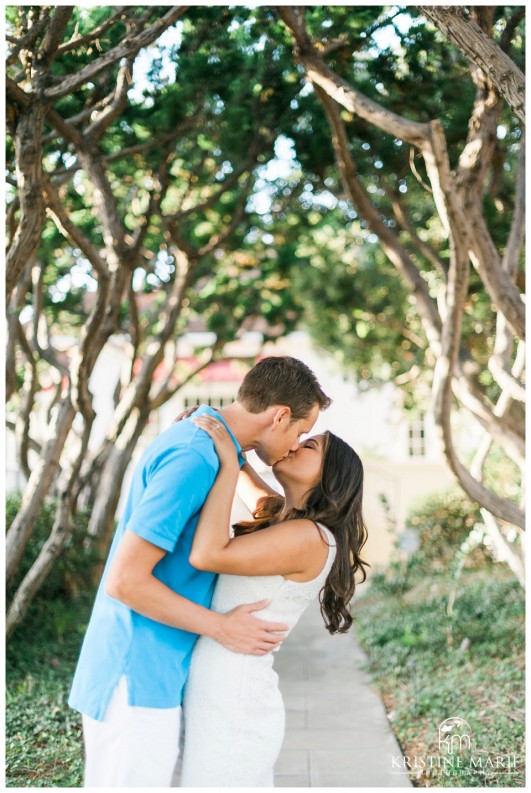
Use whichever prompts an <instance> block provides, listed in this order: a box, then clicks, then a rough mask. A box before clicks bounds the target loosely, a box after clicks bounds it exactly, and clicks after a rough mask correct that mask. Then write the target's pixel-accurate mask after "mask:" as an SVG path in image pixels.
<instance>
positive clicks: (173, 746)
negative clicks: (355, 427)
mask: <svg viewBox="0 0 531 793" xmlns="http://www.w3.org/2000/svg"><path fill="white" fill-rule="evenodd" d="M329 404H330V399H329V398H328V397H327V396H326V395H325V394H324V392H323V390H322V389H321V387H320V385H319V383H318V382H317V380H316V378H315V375H314V374H313V372H311V370H310V369H308V367H307V366H306V365H305V364H303V363H302V362H301V361H298V360H296V359H295V358H289V357H278V358H277V357H275V358H265V359H263V360H262V361H260V362H259V363H258V364H256V366H255V367H253V369H252V370H251V371H250V372H248V373H247V375H246V377H245V378H244V380H243V382H242V384H241V386H240V389H239V390H238V394H237V399H236V401H235V402H233V403H232V404H231V405H228V406H227V407H225V408H222V409H221V410H220V411H219V412H218V411H214V410H213V409H212V408H209V407H207V406H206V405H203V406H201V407H200V408H199V409H198V411H197V413H196V415H201V414H204V413H210V414H213V415H216V416H217V417H218V420H219V421H222V422H223V423H224V424H225V425H226V426H227V428H228V430H229V432H230V433H231V435H232V438H233V440H234V443H235V446H236V448H237V450H238V452H239V457H240V465H242V464H243V462H244V460H245V458H244V457H243V455H242V454H241V452H242V451H246V450H248V449H254V450H255V451H256V453H257V454H258V456H259V457H260V458H261V459H262V460H263V461H264V462H265V463H267V464H268V465H273V464H274V463H275V462H276V461H277V460H279V459H281V458H282V457H285V456H286V455H287V454H288V453H289V452H290V451H292V450H295V449H296V448H297V447H298V441H299V437H300V436H301V435H302V434H304V433H307V432H309V431H310V430H311V428H312V427H313V425H314V424H315V421H316V420H317V417H318V415H319V411H320V410H323V409H325V408H326V407H328V405H329ZM218 467H219V460H218V457H217V455H216V452H215V450H214V444H213V442H212V440H211V439H210V438H209V437H208V435H207V434H206V433H202V432H201V431H199V430H198V429H197V428H196V427H195V426H194V425H193V424H192V423H191V422H190V421H187V420H184V421H180V422H178V423H175V424H173V425H172V426H171V427H170V428H169V429H167V430H166V431H165V432H163V433H162V434H161V435H160V436H159V438H157V439H156V440H155V441H154V442H153V443H152V444H151V445H150V446H149V448H148V449H147V450H146V452H145V453H144V456H143V458H142V460H141V461H140V464H139V465H138V467H137V469H136V471H135V474H134V478H133V482H132V485H131V489H130V492H129V496H128V500H127V504H126V506H125V510H124V513H123V516H122V518H121V520H120V523H119V525H118V528H117V530H116V535H115V537H114V540H113V543H112V546H111V550H110V553H109V558H108V560H107V564H106V566H105V570H104V573H103V577H102V581H101V584H100V587H99V590H98V594H97V597H96V602H95V605H94V610H93V613H92V616H91V620H90V623H89V626H88V629H87V634H86V636H85V641H84V643H83V648H82V650H81V655H80V659H79V662H78V666H77V669H76V674H75V677H74V682H73V685H72V691H71V694H70V699H69V704H70V705H71V707H73V708H75V709H76V710H79V711H80V712H81V713H82V714H83V731H84V737H85V750H86V765H85V786H86V787H170V786H175V784H176V782H177V780H178V767H179V766H178V760H179V752H180V746H179V744H180V741H181V739H182V726H181V722H182V719H181V707H180V706H181V699H182V691H183V687H184V684H185V682H186V677H187V674H188V669H189V665H190V658H191V653H192V649H193V645H194V642H195V640H196V639H197V636H198V635H199V634H203V635H206V636H209V637H211V638H212V639H214V640H216V641H218V642H220V643H221V644H223V645H224V646H225V647H227V648H228V649H229V650H232V651H234V652H240V653H248V654H253V655H264V654H266V653H268V652H271V651H272V650H273V649H275V647H277V646H278V644H279V643H280V642H281V641H282V638H283V633H282V631H285V630H286V629H287V626H285V625H281V624H278V623H272V622H266V621H264V620H259V619H258V618H256V617H254V616H253V614H252V612H254V611H258V610H259V609H261V608H265V606H266V605H267V601H262V602H259V603H252V604H246V605H242V606H239V607H238V608H236V609H233V610H232V611H231V612H229V613H227V614H217V613H215V612H213V611H210V610H209V606H210V602H211V599H212V594H213V590H214V585H215V581H216V576H215V574H212V573H207V572H201V571H199V570H196V569H195V568H193V567H192V566H191V565H190V563H189V555H190V549H191V545H192V539H193V534H194V530H195V527H196V525H197V520H198V516H199V512H200V510H201V507H202V505H203V503H204V501H205V499H206V496H207V494H208V491H209V490H210V488H211V487H212V484H213V482H214V479H215V478H216V474H217V470H218ZM227 529H228V527H227ZM172 780H173V783H172Z"/></svg>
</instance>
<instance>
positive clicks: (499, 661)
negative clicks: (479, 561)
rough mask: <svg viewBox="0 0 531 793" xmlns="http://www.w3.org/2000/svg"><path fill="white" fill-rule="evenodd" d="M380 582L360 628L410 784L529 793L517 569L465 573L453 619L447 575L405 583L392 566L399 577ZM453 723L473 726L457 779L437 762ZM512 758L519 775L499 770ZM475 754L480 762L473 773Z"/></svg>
mask: <svg viewBox="0 0 531 793" xmlns="http://www.w3.org/2000/svg"><path fill="white" fill-rule="evenodd" d="M373 580H374V584H372V583H371V584H370V585H369V586H368V588H367V592H366V593H365V594H364V596H363V597H361V598H360V600H359V601H358V605H357V608H356V610H355V616H356V619H355V630H356V634H357V636H358V638H359V639H360V642H361V644H362V645H363V647H364V649H365V650H366V652H367V654H368V656H369V671H370V672H371V673H372V675H373V677H374V680H375V682H376V685H377V686H378V688H379V690H380V693H381V695H382V699H383V701H384V704H385V707H386V710H387V713H388V717H389V719H390V721H391V724H392V728H393V731H394V733H395V735H396V737H397V739H398V741H399V743H400V746H401V749H402V752H403V754H404V755H406V756H407V757H409V766H410V769H411V770H410V773H409V776H410V779H411V780H412V782H413V784H414V785H415V786H419V787H524V786H525V776H524V774H525V756H524V752H525V744H524V728H525V721H524V706H525V688H524V685H525V618H524V607H525V596H524V591H523V590H522V588H521V587H520V586H519V584H518V582H517V581H516V580H515V578H514V577H513V576H512V574H511V573H510V571H509V570H508V569H507V568H506V567H504V566H503V565H497V564H484V565H482V566H481V568H479V569H469V570H467V569H465V570H464V572H463V574H462V576H461V578H460V581H459V585H458V589H457V596H456V599H455V603H454V608H453V615H452V616H451V617H449V616H448V615H447V611H446V609H447V603H448V595H449V591H450V588H451V587H450V582H449V578H448V575H447V573H445V572H444V571H443V570H440V571H438V572H437V571H434V570H433V568H432V569H430V570H429V572H428V573H426V572H424V573H422V572H421V571H419V570H417V571H414V572H411V573H410V574H406V575H404V570H403V568H402V569H401V570H399V571H398V574H397V567H395V569H394V578H393V577H392V576H391V577H390V576H389V573H388V574H387V575H383V574H377V575H376V576H374V579H373ZM453 716H457V717H460V718H462V719H464V720H465V721H467V722H468V724H469V725H470V728H471V735H472V748H471V755H470V753H467V752H465V751H464V750H463V752H461V753H460V754H461V760H460V761H458V762H460V763H461V766H460V767H459V768H458V767H457V764H456V763H455V764H454V770H453V771H452V767H451V766H450V765H447V764H446V761H445V760H441V759H440V758H441V756H444V755H445V753H444V751H443V750H440V749H439V744H438V727H439V724H440V723H441V722H442V721H444V720H445V719H447V718H449V717H453ZM506 755H511V756H512V755H517V758H518V763H517V766H516V772H515V773H511V774H506V773H504V774H503V775H501V773H500V772H501V768H498V770H496V768H495V767H494V768H493V767H492V766H493V765H495V763H496V760H495V758H496V757H503V758H504V760H503V762H505V767H506V768H507V763H508V762H509V761H508V760H507V758H506V757H505V756H506ZM471 756H472V758H473V762H474V763H478V764H481V765H480V766H479V765H478V766H477V768H478V771H475V772H474V773H472V774H471V773H468V772H467V769H469V768H470V757H471ZM430 757H432V758H433V759H431V760H429V759H426V758H430ZM423 758H424V759H423ZM489 758H490V760H489ZM423 763H424V764H425V766H426V767H423ZM430 763H431V765H432V766H433V767H432V768H430V767H429V766H430ZM501 763H502V760H498V764H501ZM441 764H442V768H441ZM513 766H514V762H513ZM480 767H481V768H482V769H483V770H482V771H481V772H480V771H479V768H480ZM443 769H444V770H443Z"/></svg>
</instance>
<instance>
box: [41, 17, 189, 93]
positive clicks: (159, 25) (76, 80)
mask: <svg viewBox="0 0 531 793" xmlns="http://www.w3.org/2000/svg"><path fill="white" fill-rule="evenodd" d="M187 9H188V6H172V7H171V8H170V10H169V11H168V12H167V13H166V14H165V15H164V16H163V17H161V18H160V19H158V20H157V21H156V22H155V23H154V24H153V25H152V26H151V27H150V28H148V29H147V30H142V31H141V32H140V33H139V34H138V35H136V36H132V37H128V38H126V39H125V40H124V41H123V42H122V43H121V44H119V45H118V46H116V47H113V49H112V50H109V51H108V52H106V53H104V54H103V55H100V57H99V58H98V59H97V60H96V61H94V63H90V64H88V66H84V67H83V68H82V69H80V70H79V72H76V73H75V74H73V75H71V76H70V77H67V78H65V79H64V80H62V81H61V83H60V85H57V86H55V87H52V88H48V89H47V90H46V91H45V93H44V95H45V97H46V99H51V100H53V101H55V100H57V99H60V98H61V97H62V96H66V95H67V94H71V93H73V92H74V91H76V90H77V89H78V88H80V87H81V86H82V85H83V84H84V83H86V82H88V81H89V80H92V79H93V78H94V77H95V76H96V75H97V74H99V73H100V72H102V71H103V70H104V69H107V67H109V66H112V64H114V63H116V62H117V61H119V60H120V59H121V58H128V57H130V56H132V55H136V53H138V51H139V50H141V49H142V48H143V47H147V45H148V44H151V43H152V42H153V41H156V39H158V37H159V36H160V35H161V33H163V32H164V31H165V30H166V29H167V28H169V27H170V26H171V25H173V24H174V22H176V21H177V20H178V19H179V17H180V16H182V15H183V14H184V12H185V11H186V10H187Z"/></svg>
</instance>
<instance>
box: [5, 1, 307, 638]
mask: <svg viewBox="0 0 531 793" xmlns="http://www.w3.org/2000/svg"><path fill="white" fill-rule="evenodd" d="M182 10H183V9H181V8H180V7H179V8H175V9H173V10H172V12H169V11H167V9H165V8H157V7H151V8H148V9H145V8H142V7H134V8H128V9H122V10H120V11H113V10H112V9H108V8H94V9H90V10H89V9H83V8H76V9H75V10H74V11H73V12H72V13H71V14H70V15H69V16H68V19H66V14H65V26H64V27H63V28H62V29H61V31H59V29H58V28H57V30H56V34H55V37H54V41H55V45H54V46H55V47H56V49H55V51H54V52H55V57H54V59H53V61H51V62H50V64H49V68H48V71H47V73H46V74H47V79H46V80H44V82H45V83H46V85H47V87H46V88H42V87H39V86H40V83H39V85H35V84H34V82H33V77H32V72H31V69H29V70H28V69H26V70H25V69H24V68H19V70H18V71H16V66H17V61H18V63H19V64H22V65H23V64H29V63H30V62H33V61H35V60H38V59H39V58H40V55H39V53H40V48H41V47H42V42H44V41H47V38H49V37H50V35H51V33H50V27H51V26H52V27H53V29H54V30H55V29H56V28H55V27H54V24H55V23H54V22H53V20H54V19H55V17H54V16H50V14H49V12H48V11H46V9H42V10H41V11H40V12H39V11H37V12H34V11H33V10H32V11H30V12H26V10H25V9H23V8H21V9H18V10H15V9H13V10H12V12H11V17H12V26H13V32H14V33H15V35H12V36H11V37H10V38H11V41H12V44H13V50H12V52H11V55H10V57H9V64H10V66H9V70H8V81H9V84H10V86H11V89H10V94H9V97H10V99H9V102H10V104H9V107H10V108H11V111H12V112H11V123H10V131H11V133H12V136H13V140H14V141H15V146H14V149H15V150H14V154H15V157H14V159H15V162H16V168H17V171H16V173H15V174H13V177H12V184H13V185H14V186H16V187H17V193H16V194H15V193H14V194H13V196H12V201H11V204H10V207H9V211H8V215H9V218H8V219H9V223H10V227H11V230H12V234H11V240H10V241H11V247H10V252H12V264H11V270H10V272H11V280H12V281H13V283H16V289H15V290H14V292H13V295H12V298H11V303H10V307H9V324H10V336H9V342H8V346H9V351H8V379H9V389H8V397H10V398H11V406H12V407H13V408H15V409H16V408H17V407H19V406H20V408H21V409H20V410H19V417H18V419H17V421H16V422H15V428H16V431H17V435H18V449H19V455H20V461H21V465H22V468H23V470H24V471H25V472H26V473H27V474H28V477H29V478H28V485H27V488H26V491H25V494H24V499H23V502H22V506H21V509H20V511H19V513H18V514H17V516H16V518H15V520H14V522H13V524H12V525H11V527H10V529H9V532H8V542H7V575H8V582H9V583H11V584H12V583H13V582H14V581H15V580H16V574H17V570H18V568H19V565H20V561H21V558H22V554H23V553H24V548H25V547H26V544H27V542H28V539H29V537H30V536H31V534H32V531H33V529H34V526H35V520H36V517H37V514H38V511H39V508H40V506H41V505H42V503H43V501H44V499H45V498H46V497H47V495H48V494H49V493H50V492H52V491H53V492H56V493H57V495H58V505H59V506H58V509H57V514H56V518H55V522H54V525H53V528H52V531H51V534H50V537H49V538H48V540H47V541H46V543H45V544H44V546H43V547H42V549H41V551H40V553H39V556H38V558H37V559H35V561H34V564H33V565H32V567H31V568H30V570H29V571H28V572H27V573H26V575H25V576H24V578H23V580H22V581H19V582H18V586H17V587H16V591H15V592H14V595H13V599H12V603H11V606H10V610H9V616H8V630H12V629H13V628H14V627H15V626H16V624H17V623H18V622H19V621H20V620H21V619H22V617H23V615H24V612H25V610H26V608H27V607H28V605H29V603H30V602H31V599H32V598H33V597H34V595H35V593H36V592H37V591H38V588H39V586H40V584H41V583H42V581H43V580H44V579H45V577H46V575H47V574H48V572H49V570H50V569H51V566H52V565H53V563H54V560H55V559H56V558H57V556H58V554H60V553H61V550H62V548H63V547H64V544H65V542H66V540H67V538H68V537H69V534H70V531H71V526H72V519H73V515H74V514H75V511H76V509H77V506H78V503H79V504H89V505H90V506H91V507H92V517H91V521H90V524H89V529H88V532H89V538H92V541H95V542H98V543H101V545H102V546H103V547H105V546H106V545H107V544H108V541H109V536H110V531H111V530H112V525H113V518H114V512H115V509H116V505H117V501H118V497H119V492H120V485H121V482H122V479H123V476H124V473H125V470H126V467H127V465H128V463H129V460H130V458H131V455H132V452H133V450H134V447H135V445H136V443H137V441H138V438H139V436H140V434H141V432H142V430H143V429H144V427H145V425H146V423H147V420H148V418H149V415H150V413H151V411H153V410H154V409H156V408H157V407H159V406H160V405H161V404H163V403H164V402H165V401H167V400H168V399H169V398H170V397H171V396H173V394H175V393H176V391H177V390H178V389H179V388H180V387H182V385H183V384H184V383H185V382H187V381H188V379H189V378H190V377H191V376H192V375H193V374H194V373H193V372H192V373H190V374H188V375H186V376H185V375H184V374H183V373H182V372H181V371H180V363H179V354H178V344H177V339H178V334H179V332H181V331H182V330H183V329H184V328H185V326H186V323H187V320H188V319H189V318H190V316H192V315H193V313H194V312H197V311H198V310H200V311H201V313H202V315H203V317H204V318H205V319H207V321H208V324H209V326H210V327H211V328H212V329H213V330H214V331H215V332H216V336H217V341H216V343H215V344H214V345H213V346H212V348H211V349H210V350H206V351H205V352H204V355H203V357H202V359H201V360H200V362H199V366H198V368H197V369H196V372H195V373H197V372H198V371H199V370H200V369H202V368H204V366H206V365H208V363H209V362H210V361H212V360H214V359H219V357H220V356H222V355H223V347H224V344H225V343H226V342H227V341H230V340H232V339H234V338H235V336H236V334H237V333H238V332H239V331H240V328H241V327H242V326H244V324H245V322H246V321H247V322H249V321H251V320H252V318H253V316H254V317H258V316H262V315H263V314H264V313H267V312H269V319H270V322H271V323H272V324H278V323H280V331H278V330H277V332H281V331H282V330H284V329H286V328H289V327H290V326H292V325H293V323H294V321H295V319H296V309H295V308H292V310H291V313H290V311H289V310H288V309H289V307H288V306H287V304H286V300H285V299H284V297H281V299H280V300H279V301H274V302H273V303H271V301H269V300H268V299H267V293H266V288H267V290H268V291H269V293H270V294H272V293H276V294H278V295H280V294H281V290H282V283H281V281H280V282H279V279H278V277H276V276H275V274H274V270H275V259H273V260H272V259H271V257H269V256H266V255H265V253H264V251H263V249H262V250H261V249H260V248H258V249H257V250H256V251H254V252H252V251H251V250H250V247H251V246H249V245H247V243H246V242H245V237H246V234H247V232H248V231H249V224H250V221H251V220H252V213H249V214H248V212H247V209H246V207H247V202H248V196H249V194H250V192H251V191H252V188H253V182H254V178H255V177H254V170H255V168H256V167H257V165H258V164H259V163H260V162H261V161H262V162H263V161H266V160H267V158H268V157H271V156H272V152H273V143H274V140H275V135H276V124H277V123H278V119H279V118H281V117H282V114H283V112H284V108H285V107H286V106H287V107H288V108H289V91H290V89H289V86H285V85H284V84H283V83H282V80H281V74H280V71H279V69H278V68H275V66H274V64H272V63H271V62H270V60H269V58H268V53H267V51H265V52H262V54H258V55H257V54H256V52H254V51H253V48H252V44H253V42H252V41H250V40H249V36H248V34H247V33H246V31H245V28H244V26H243V25H235V26H234V27H233V29H232V31H229V30H228V26H229V23H230V22H231V21H232V20H233V17H231V16H229V15H228V13H227V10H226V9H190V10H189V11H188V12H187V15H186V19H185V20H184V21H183V22H182V23H181V27H180V30H176V31H175V33H174V43H171V44H170V45H168V46H167V49H166V52H165V53H164V55H165V58H166V59H167V58H170V59H171V60H172V61H173V62H174V64H175V76H174V78H173V79H171V80H168V79H167V78H165V77H163V75H162V68H163V59H162V58H158V59H157V58H155V59H153V62H152V66H151V69H150V73H149V75H148V77H149V79H148V85H147V86H146V88H145V90H144V92H143V93H144V95H143V97H142V98H141V99H140V100H139V99H135V97H134V96H133V97H131V95H130V92H129V89H130V85H131V78H132V73H133V68H134V63H135V58H136V56H137V54H138V52H139V51H140V49H141V47H142V46H144V45H145V44H146V43H149V41H154V40H155V39H156V37H157V36H159V35H160V33H161V31H162V30H164V29H169V28H170V26H171V25H173V24H174V23H175V21H176V20H177V19H178V18H180V17H181V16H182ZM34 14H35V17H34V16H33V15H34ZM153 19H155V21H153ZM30 23H31V24H30ZM17 25H18V28H17ZM33 25H35V26H37V30H35V31H34V29H33ZM30 28H31V35H29V34H28V33H27V32H26V31H27V30H28V29H30ZM124 28H125V34H126V35H125V37H124ZM147 31H151V33H150V35H149V36H146V33H147ZM155 33H156V35H155ZM62 38H66V41H65V42H63V43H61V42H62ZM181 38H182V40H181V41H179V39H181ZM229 75H230V76H231V79H229V77H228V76H229ZM235 75H237V77H235ZM39 91H40V92H41V93H39ZM34 92H35V94H36V99H35V101H36V102H37V103H38V102H42V107H43V110H42V114H43V115H42V120H41V119H40V116H39V117H38V118H37V119H36V120H35V123H34V124H33V125H31V124H30V122H29V119H28V118H26V111H27V107H26V104H27V100H26V98H22V94H24V97H26V96H27V97H29V98H30V100H31V101H32V102H33V99H32V94H33V93H34ZM28 112H29V111H28ZM21 116H22V119H23V123H24V124H28V125H30V126H31V133H32V140H33V146H34V150H35V152H36V159H37V161H38V164H37V165H36V166H35V173H34V175H33V177H32V178H33V179H34V180H38V184H39V185H40V186H41V188H42V191H43V193H44V197H45V202H44V199H43V201H42V203H43V206H44V203H45V204H46V217H44V216H43V217H42V219H41V214H42V213H41V214H39V223H40V226H39V225H37V226H36V234H37V236H36V237H35V236H34V237H32V240H33V241H32V246H26V249H25V250H26V253H24V255H23V254H22V252H21V250H22V248H21V243H19V240H20V239H22V237H21V235H22V232H21V226H22V225H23V222H24V216H25V214H24V213H25V212H27V213H28V214H31V211H30V208H29V207H28V206H27V203H28V202H27V200H26V198H25V197H24V195H23V193H24V185H25V181H24V178H22V176H21V173H22V170H23V168H25V167H27V164H24V163H22V162H20V159H21V157H23V155H24V151H23V149H22V147H21V146H18V145H17V143H16V141H17V140H18V137H21V136H22V132H21V131H20V129H19V124H20V123H21V121H20V117H21ZM17 136H18V137H17ZM39 212H40V210H39ZM41 220H42V222H41ZM24 238H27V234H25V237H24ZM30 247H31V250H30ZM28 256H29V258H25V257H28ZM21 262H22V263H23V264H24V263H25V266H24V268H23V269H24V272H23V274H22V277H21V278H20V279H19V280H18V282H17V277H18V273H19V272H20V263H21ZM249 271H252V274H253V277H252V279H251V280H249V279H245V278H242V277H240V276H241V273H242V272H243V273H245V272H249ZM80 277H81V280H82V281H83V286H82V288H77V289H76V287H75V281H76V278H78V279H79V278H80ZM213 283H215V284H217V287H218V294H216V292H215V290H213V289H212V288H210V287H211V284H213ZM221 284H224V287H223V288H224V296H225V301H226V302H227V303H228V302H229V301H230V302H231V303H232V305H233V306H234V311H233V316H232V320H231V321H229V322H227V321H225V320H224V321H222V322H220V321H219V315H218V314H217V313H216V311H215V305H216V301H218V300H219V287H220V285H221ZM87 287H88V288H89V289H90V292H89V297H90V300H87V297H86V293H87ZM84 294H85V300H83V295H84ZM143 295H150V299H149V301H146V300H143V299H142V296H143ZM288 303H289V300H288ZM22 311H26V313H27V312H28V311H29V312H30V314H31V320H30V321H29V322H21V321H20V314H21V312H22ZM61 330H62V331H63V332H65V331H66V332H68V333H69V334H70V335H72V336H74V337H75V338H76V343H75V345H74V346H73V348H72V350H71V351H70V360H69V361H68V362H67V361H65V360H62V355H61V353H60V351H59V350H57V349H54V343H53V337H54V334H57V332H58V331H61ZM115 334H122V335H124V336H125V338H126V339H127V340H128V342H127V346H128V353H129V360H128V364H127V366H126V367H124V371H123V372H121V373H117V386H116V393H115V409H114V416H113V420H112V423H111V425H110V426H109V428H108V432H107V436H106V438H105V439H104V441H103V443H102V444H101V446H100V448H99V449H96V450H95V451H89V441H90V438H91V432H92V427H93V423H94V418H95V412H94V407H93V403H92V394H91V392H90V388H89V380H90V376H91V373H92V371H93V369H94V366H95V364H96V361H97V360H98V356H99V355H100V353H101V351H102V350H103V348H104V346H105V344H106V343H107V341H108V340H109V338H110V337H111V336H113V335H115ZM163 362H164V363H165V365H166V371H167V379H166V381H165V382H164V384H163V385H162V386H159V385H158V384H157V383H156V382H154V373H155V371H156V370H157V367H159V366H160V365H161V364H162V363H163ZM118 374H119V377H118ZM17 376H18V377H19V379H20V380H22V389H21V391H20V392H19V393H18V394H17V393H16V385H17ZM44 381H47V383H50V382H51V383H52V384H53V389H52V393H54V397H53V400H52V402H51V403H49V404H48V406H47V408H48V411H49V414H50V424H49V428H48V435H47V437H43V438H42V440H41V441H39V439H37V438H35V437H34V436H33V435H32V426H34V424H35V416H36V413H37V411H36V408H37V407H38V403H39V401H40V400H42V399H43V398H45V393H44ZM30 448H31V449H33V450H35V451H36V452H37V455H38V459H37V462H36V463H34V464H33V465H32V466H30V463H29V449H30Z"/></svg>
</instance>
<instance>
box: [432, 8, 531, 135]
mask: <svg viewBox="0 0 531 793" xmlns="http://www.w3.org/2000/svg"><path fill="white" fill-rule="evenodd" d="M419 10H420V11H422V13H423V14H424V15H425V16H427V17H428V19H430V20H431V21H432V22H433V24H434V25H435V26H436V27H437V28H438V29H439V30H440V31H441V33H443V35H444V36H445V37H446V38H447V39H448V40H449V41H451V42H452V43H453V44H455V45H456V46H457V47H458V48H459V49H460V50H461V52H463V53H464V54H465V55H466V57H467V58H468V59H469V60H471V61H472V62H473V63H475V64H476V66H477V67H478V68H479V69H481V71H482V72H483V73H484V74H485V75H486V76H487V77H488V79H489V80H490V81H491V82H492V83H493V84H494V85H495V86H496V88H497V89H498V91H499V92H500V94H501V95H502V96H503V97H504V98H505V100H506V102H507V104H508V105H509V107H510V108H511V109H512V110H513V111H514V112H515V113H516V115H517V116H518V118H519V119H520V120H521V121H523V122H524V123H525V80H524V75H523V74H522V72H521V71H520V69H519V68H518V66H517V65H516V64H515V63H514V61H513V60H511V58H509V56H508V55H507V54H506V53H505V52H504V51H503V50H502V49H501V47H499V46H498V45H497V44H496V42H495V41H493V40H492V39H491V38H490V36H487V34H486V33H484V32H483V31H482V29H481V28H480V26H479V25H478V24H477V22H475V21H474V20H473V19H472V18H471V17H470V14H469V12H468V9H466V8H461V7H460V6H419Z"/></svg>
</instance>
